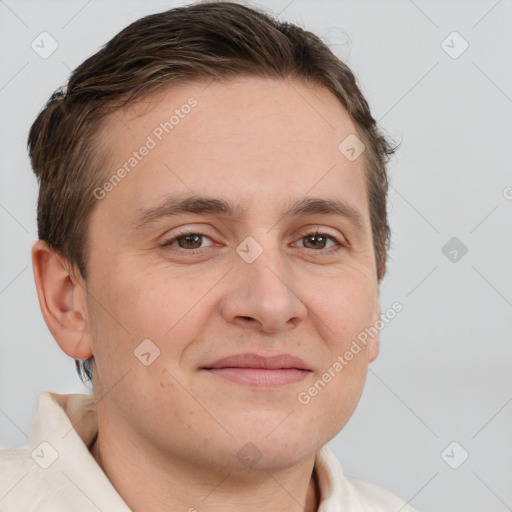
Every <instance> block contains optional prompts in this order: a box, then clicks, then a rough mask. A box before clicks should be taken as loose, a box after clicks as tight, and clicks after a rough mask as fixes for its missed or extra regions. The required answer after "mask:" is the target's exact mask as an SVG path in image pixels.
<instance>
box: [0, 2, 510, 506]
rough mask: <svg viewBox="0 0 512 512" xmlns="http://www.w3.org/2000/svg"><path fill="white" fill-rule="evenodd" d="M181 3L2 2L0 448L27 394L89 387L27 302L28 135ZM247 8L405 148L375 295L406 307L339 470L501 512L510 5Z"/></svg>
mask: <svg viewBox="0 0 512 512" xmlns="http://www.w3.org/2000/svg"><path fill="white" fill-rule="evenodd" d="M181 3H182V2H171V1H146V2H144V3H143V2H140V1H139V2H134V1H124V2H120V1H119V2H114V1H99V0H92V1H67V2H64V1H54V2H51V1H45V2H36V1H31V2H28V1H15V0H0V52H1V68H0V108H1V123H0V163H1V176H0V179H1V187H0V233H1V237H2V238H1V251H0V258H1V263H0V312H1V323H0V326H1V338H0V343H1V348H0V448H5V447H7V446H13V445H18V444H22V443H24V442H25V439H26V435H27V434H28V432H29V428H30V424H31V421H32V418H33V415H34V414H35V410H36V403H37V395H38V393H39V392H40V391H43V390H51V391H54V392H60V393H70V392H84V390H85V388H84V387H83V386H82V384H81V383H80V381H79V379H78V376H77V375H76V373H75V367H74V362H73V360H71V359H69V358H68V357H67V356H66V355H65V354H63V353H62V352H61V351H60V349H59V348H58V346H57V344H56V343H55V341H54V340H53V338H52V336H51V335H50V333H49V331H48V329H47V327H46V325H45V323H44V321H43V319H42V316H41V314H40V310H39V304H38V302H37V296H36V293H35V287H34V283H33V276H32V269H31V262H30V248H31V245H32V243H33V241H34V240H35V239H36V224H35V212H36V197H37V184H36V180H35V177H34V176H33V174H32V172H31V169H30V166H29V161H28V157H27V155H26V149H25V147H26V137H27V131H28V129H29V127H30V125H31V123H32V122H33V120H34V118H35V116H36V115H37V113H38V112H39V110H40V109H41V108H42V106H43V104H44V102H45V101H46V100H47V99H48V97H49V96H50V94H51V93H52V92H53V91H54V90H55V89H56V88H57V87H58V86H59V85H61V84H64V83H65V82H66V80H67V78H68V76H69V72H70V70H71V69H74V68H75V67H76V66H77V65H79V64H80V63H81V62H82V61H83V60H84V59H85V58H86V57H88V56H89V55H91V54H92V53H94V52H95V51H96V50H97V49H98V48H99V46H100V45H102V44H103V43H105V42H106V41H107V40H108V39H110V38H111V37H112V36H113V35H115V34H116V33H117V32H118V31H119V30H120V29H121V28H123V27H124V26H126V25H127V24H128V23H130V22H131V21H133V20H135V19H137V18H139V17H141V16H143V15H145V14H147V13H151V12H157V11H160V10H164V9H167V8H170V7H172V6H176V5H178V4H181ZM252 5H254V6H258V5H263V6H265V7H266V8H268V9H270V10H271V11H272V12H274V13H275V14H278V15H279V18H281V19H286V20H289V21H293V22H296V23H298V24H300V25H302V26H304V27H306V28H308V29H309V30H311V31H313V32H315V33H316V34H318V35H319V36H321V37H323V38H324V40H326V41H327V42H329V43H330V44H331V45H332V47H333V49H335V51H336V53H337V54H338V56H340V57H341V58H344V59H346V61H347V63H348V64H349V66H351V68H352V69H353V71H354V72H355V74H356V75H357V77H358V79H359V82H360V84H361V87H362V89H363V92H364V93H365V95H366V97H367V98H368V101H369V103H370V106H371V108H372V112H373V114H374V117H375V118H376V119H378V120H379V123H380V125H381V126H382V128H383V129H384V130H385V131H386V132H387V133H388V134H389V135H390V136H391V137H393V138H394V139H395V140H397V141H402V144H401V148H400V149H399V151H398V154H397V156H396V158H395V160H394V162H393V164H392V165H391V166H390V176H391V184H392V186H391V191H390V205H389V210H390V216H391V219H390V220H391V226H392V230H393V247H392V250H391V253H390V262H389V272H388V275H387V277H386V278H385V281H384V283H383V286H382V293H381V297H382V306H383V311H384V310H385V309H387V308H388V307H389V306H390V305H391V304H392V303H393V302H394V301H399V302H401V303H402V304H403V306H404V310H403V311H402V312H401V313H400V314H399V315H398V316H397V317H396V318H395V319H394V320H393V321H392V322H391V324H389V325H388V326H386V327H385V329H384V330H383V331H382V334H381V342H382V343H381V346H382V348H381V354H380V355H379V358H378V360H377V361H376V362H375V363H373V364H372V365H371V370H370V373H369V375H368V381H367V386H366V389H365V391H364V394H363V397H362V400H361V402H360V404H359V406H358V408H357V410H356V412H355V414H354V416H353V417H352V419H351V420H350V422H349V424H348V425H347V426H346V427H345V429H344V430H343V432H342V433H341V434H340V435H339V436H337V437H336V438H335V439H334V440H333V441H332V442H331V446H332V447H333V448H334V450H335V452H336V453H337V455H338V457H339V458H340V460H341V462H342V465H343V467H344V471H345V473H346V474H348V475H352V476H357V477H359V478H364V479H367V480H370V481H373V482H375V483H378V484H380V485H382V486H384V487H386V488H388V489H390V490H392V491H394V492H395V493H397V494H398V495H400V496H401V497H403V498H404V499H406V500H410V503H411V505H412V506H414V507H415V508H417V509H419V510H421V511H425V512H426V511H450V512H456V511H465V512H470V511H479V512H494V511H495V512H502V511H506V510H512V485H511V482H512V438H511V432H512V428H511V426H512V421H511V420H512V404H511V401H512V372H511V368H512V366H511V363H512V343H511V334H512V271H511V266H512V265H511V263H512V237H511V234H512V200H511V199H510V198H511V197H512V188H507V187H512V172H511V162H512V155H511V153H512V123H511V119H512V117H511V116H512V64H511V63H512V60H511V57H510V56H511V55H512V30H511V28H512V1H511V0H501V1H495V0H492V1H478V2H476V1H473V2H469V1H464V2H462V1H460V2H455V1H445V2H441V1H426V0H416V1H415V2H413V1H408V0H401V1H393V2H391V1H380V2H379V1H374V2H372V1H360V2H357V3H356V2H355V1H334V0H333V1H328V0H322V1H316V2H313V1H310V2H306V1H301V0H292V1H290V0H282V1H281V0H275V1H268V2H260V3H253V4H252ZM42 31H48V32H49V33H50V34H51V35H52V37H54V38H55V39H56V40H57V41H58V44H59V47H58V49H57V51H55V53H54V54H53V55H51V56H50V57H49V58H47V59H42V58H41V57H40V56H39V55H37V54H36V53H35V52H34V51H33V50H32V48H31V42H32V41H33V40H34V39H35V38H36V37H37V36H38V35H39V34H40V33H41V32H42ZM453 31H457V32H458V33H459V34H460V36H462V38H464V40H465V41H467V43H469V48H468V49H467V50H466V51H465V52H464V53H463V54H461V55H460V56H458V58H452V57H451V56H449V55H448V54H447V53H446V52H445V50H444V49H443V47H442V41H444V40H445V39H446V38H447V36H449V35H450V34H451V33H452V32H453ZM463 44H464V43H463V41H462V39H460V38H459V36H451V37H450V38H448V39H447V41H446V42H445V43H444V46H445V48H446V46H448V48H447V49H449V51H451V52H452V54H453V53H454V52H455V53H458V52H459V51H460V50H461V49H462V48H463V46H462V45H463ZM450 46H451V47H452V48H451V49H450V48H449V47H450ZM507 197H508V199H507ZM454 236H456V237H457V238H458V239H459V240H460V241H461V242H462V243H463V244H464V245H465V246H467V248H468V252H467V254H465V255H464V256H463V257H461V258H460V252H459V253H458V254H459V259H458V261H456V262H453V261H450V259H449V258H448V257H446V256H445V254H443V252H442V247H443V246H444V245H445V244H446V243H447V242H448V240H449V239H451V238H452V237H454ZM452 254H453V253H452ZM452 441H457V442H458V443H459V445H460V447H459V446H458V445H457V446H456V447H455V449H454V450H453V451H451V449H449V450H448V455H449V457H446V456H445V460H449V461H450V462H451V463H452V465H453V464H455V463H457V462H458V461H460V460H461V459H460V458H461V457H462V455H463V453H464V452H463V451H462V450H466V451H467V452H468V453H469V458H468V459H467V460H466V461H465V462H464V463H463V464H462V465H461V466H460V467H459V468H458V469H452V468H451V467H449V465H448V464H447V463H446V462H445V460H443V458H442V457H441V452H443V450H444V449H445V448H446V447H447V446H448V445H449V444H450V443H451V442H452ZM390 512H392V511H390ZM397 512H398V511H397Z"/></svg>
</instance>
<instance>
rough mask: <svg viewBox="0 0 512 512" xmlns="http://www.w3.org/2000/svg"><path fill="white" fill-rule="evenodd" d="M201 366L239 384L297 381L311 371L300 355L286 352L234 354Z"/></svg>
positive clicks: (282, 383) (271, 383) (272, 383)
mask: <svg viewBox="0 0 512 512" xmlns="http://www.w3.org/2000/svg"><path fill="white" fill-rule="evenodd" d="M202 369H203V370H206V371H208V372H209V373H210V374H212V375H216V376H217V377H221V378H224V379H228V380H230V381H234V382H237V383H239V384H246V385H251V386H256V387H265V388H268V387H273V386H280V385H284V384H291V383H294V382H299V381H301V380H302V379H304V378H305V377H306V376H307V375H308V374H309V373H310V372H311V370H310V369H309V368H308V367H307V365H306V364H305V363H304V361H303V360H302V359H300V358H298V357H294V356H291V355H288V354H280V355H277V356H270V357H267V356H261V355H257V354H236V355H232V356H228V357H224V358H222V359H219V360H218V361H215V362H214V363H211V364H208V365H207V366H205V367H203V368H202Z"/></svg>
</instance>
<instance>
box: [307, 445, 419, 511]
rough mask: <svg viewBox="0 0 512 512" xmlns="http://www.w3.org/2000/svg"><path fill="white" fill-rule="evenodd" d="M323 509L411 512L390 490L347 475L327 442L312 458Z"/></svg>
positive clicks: (403, 501) (405, 503) (410, 508)
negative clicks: (313, 458)
mask: <svg viewBox="0 0 512 512" xmlns="http://www.w3.org/2000/svg"><path fill="white" fill-rule="evenodd" d="M315 470H316V472H317V476H318V481H319V486H320V493H321V497H322V502H321V503H322V505H323V508H322V509H321V510H325V512H327V511H329V512H331V511H332V512H334V511H338V510H344V511H350V512H390V511H392V510H394V511H398V510H400V512H415V511H414V509H413V508H412V507H410V506H409V505H408V503H407V502H406V501H405V500H403V499H401V498H399V497H398V496H396V495H395V494H393V493H392V492H390V491H388V490H386V489H384V488H382V487H380V486H378V485H376V484H373V483H370V482H367V481H365V480H360V479H358V478H353V477H347V476H345V475H344V474H343V469H342V467H341V465H340V463H339V461H338V459H337V457H336V455H335V454H334V452H333V451H332V449H331V448H330V447H329V446H328V445H324V446H323V447H322V448H321V449H320V451H319V452H318V453H317V457H316V461H315Z"/></svg>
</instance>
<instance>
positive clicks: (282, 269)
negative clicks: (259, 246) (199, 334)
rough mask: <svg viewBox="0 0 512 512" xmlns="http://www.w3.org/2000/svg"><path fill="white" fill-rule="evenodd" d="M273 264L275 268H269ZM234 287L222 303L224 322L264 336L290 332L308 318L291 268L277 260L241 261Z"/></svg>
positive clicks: (237, 267)
mask: <svg viewBox="0 0 512 512" xmlns="http://www.w3.org/2000/svg"><path fill="white" fill-rule="evenodd" d="M271 262H272V265H269V264H270V263H271ZM233 273H234V274H235V276H234V278H233V281H232V286H231V287H230V289H229V290H228V291H227V292H226V295H225V297H224V299H223V300H222V301H221V313H222V316H223V317H224V319H225V320H226V321H227V322H229V323H232V324H235V325H238V326H239V327H243V328H246V329H247V328H249V329H253V330H255V331H259V332H264V333H273V332H279V331H286V330H289V329H293V328H294V327H296V326H297V325H298V324H299V323H300V322H301V321H303V320H304V319H305V318H306V315H307V310H306V306H305V304H304V303H303V301H302V300H301V299H300V297H298V296H297V294H296V293H295V291H294V290H293V287H292V285H293V279H292V276H291V275H290V271H289V269H287V268H286V266H285V265H284V264H283V263H282V262H281V263H279V262H278V260H277V258H273V259H272V260H271V258H269V257H265V258H264V257H263V255H262V257H260V258H258V259H257V260H256V261H254V262H253V263H246V262H245V261H239V262H238V264H237V266H236V268H235V269H234V272H233Z"/></svg>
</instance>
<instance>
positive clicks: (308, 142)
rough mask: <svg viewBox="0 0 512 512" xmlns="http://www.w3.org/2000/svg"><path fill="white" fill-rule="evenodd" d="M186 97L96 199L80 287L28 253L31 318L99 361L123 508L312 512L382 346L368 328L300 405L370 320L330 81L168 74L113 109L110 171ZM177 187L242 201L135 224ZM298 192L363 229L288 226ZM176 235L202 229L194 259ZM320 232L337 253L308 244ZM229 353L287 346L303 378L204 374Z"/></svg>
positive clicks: (357, 177)
mask: <svg viewBox="0 0 512 512" xmlns="http://www.w3.org/2000/svg"><path fill="white" fill-rule="evenodd" d="M191 96H193V97H194V98H196V99H197V102H198V104H197V106H196V107H195V108H194V109H192V111H191V112H190V114H188V115H187V116H186V117H185V118H184V119H182V120H180V123H179V124H178V125H177V126H176V127H175V128H174V129H173V131H172V132H171V133H170V134H167V135H166V136H164V138H163V139H162V141H161V142H159V143H158V145H157V147H156V148H154V149H152V150H151V151H150V153H149V154H148V155H147V156H146V157H145V158H144V159H142V161H140V163H138V165H137V166H136V168H135V169H133V170H132V171H131V172H130V174H129V175H127V176H126V177H125V178H124V179H123V180H122V181H121V182H120V183H119V184H117V185H116V186H115V187H114V188H113V190H112V191H110V192H109V193H108V194H107V195H106V197H105V198H104V199H101V200H98V202H97V204H96V206H95V209H94V211H93V214H92V216H91V218H90V224H89V239H90V246H89V250H88V263H87V264H88V273H89V276H88V280H87V282H84V281H83V280H82V279H81V278H80V276H79V275H77V274H76V272H73V271H72V270H70V271H69V273H68V270H67V269H70V265H68V264H67V263H66V262H65V261H63V260H62V258H59V257H58V256H57V255H56V254H55V253H53V252H52V251H51V250H49V249H48V248H47V247H46V245H45V244H44V243H43V242H41V241H38V242H36V243H35V244H34V247H33V264H34V275H35V280H36V287H37V291H38V296H39V300H40V304H41V309H42V312H43V315H44V317H45V320H46V323H47V324H48V326H49V328H50V331H51V332H52V334H53V336H54V337H55V339H56V340H57V342H58V343H59V345H60V346H61V348H62V349H63V350H64V351H65V352H66V353H67V354H68V355H69V356H71V357H74V358H79V359H86V358H88V357H91V356H93V357H94V395H95V397H96V399H97V401H98V405H97V408H98V424H99V435H98V439H97V441H96V443H95V445H94V446H93V447H92V448H91V450H92V453H93V455H94V457H95V458H96V460H97V461H98V463H99V464H100V465H101V467H102V468H103V470H104V471H105V473H106V474H107V476H108V477H109V479H110V480H111V482H112V483H113V485H114V486H115V487H116V489H117V490H118V492H119V493H120V495H121V496H122V497H123V498H124V500H125V501H126V502H127V504H128V505H129V506H130V508H131V509H132V510H134V511H135V512H138V511H145V510H152V511H155V512H156V511H163V510H189V509H190V508H193V507H195V508H196V509H197V510H199V512H201V511H202V510H208V511H214V512H215V511H217V510H222V511H223V512H226V511H230V510H240V509H243V510H246V511H252V510H258V511H260V512H261V511H275V510H281V511H288V510H290V511H292V510H293V511H296V510H307V511H312V510H316V509H317V506H318V503H319V492H318V488H317V485H316V482H315V478H314V473H313V474H312V472H313V465H314V458H315V453H316V452H317V451H318V449H319V448H321V447H322V446H323V445H324V444H325V443H326V442H328V441H329V440H330V439H331V438H333V437H334V436H335V435H336V434H337V433H338V432H339V431H340V430H341V428H342V427H343V426H344V425H345V423H346V422H347V421H348V419H349V418H350V416H351V414H352V413H353V411H354V408H355V407H356V405H357V402H358V400H359V398H360V395H361V392H362V389H363V386H364V382H365V378H366V374H367V369H368V363H369V362H370V361H372V360H374V359H375V357H376V356H377V354H378V337H375V338H374V339H373V340H371V342H370V343H369V344H368V345H367V346H366V347H364V346H363V347H362V350H361V352H359V353H358V354H357V355H356V356H354V358H353V359H352V360H351V361H350V362H349V363H348V364H347V365H346V366H345V367H344V368H343V371H341V372H339V373H338V374H337V375H336V377H335V378H333V379H332V380H331V382H329V383H328V384H327V385H326V386H325V388H323V389H322V391H321V392H320V393H318V395H317V396H315V397H314V398H312V399H311V401H310V402H309V403H308V404H306V405H304V404H301V403H300V402H299V401H298V399H297V396H298V394H299V393H300V392H301V391H304V390H307V389H308V388H309V387H310V386H312V385H313V383H314V382H315V381H317V380H318V379H319V378H320V377H321V376H322V374H323V373H324V372H325V371H327V370H328V368H329V367H332V364H333V362H334V361H335V360H336V357H337V356H339V355H343V354H344V353H345V352H346V350H348V349H349V347H350V344H351V342H352V340H354V339H355V338H356V337H357V335H358V334H359V333H360V332H361V331H363V330H364V329H365V327H368V326H370V325H373V324H374V323H375V322H376V321H377V320H378V319H379V317H380V306H379V300H378V281H377V274H376V268H375V255H374V251H373V244H372V237H371V229H370V217H369V205H368V198H367V193H366V188H365V181H364V172H365V171H364V159H363V158H362V157H361V158H357V159H356V160H355V161H353V162H351V161H349V160H348V159H347V158H345V156H344V155H343V154H341V153H340V151H339V150H338V145H339V144H340V142H341V141H342V140H343V139H344V138H345V137H347V136H348V135H349V134H351V133H356V130H355V127H354V124H353V123H352V121H351V119H350V117H349V116H348V114H347V112H346V111H345V109H344V108H343V106H342V105H341V104H340V103H339V101H338V100H337V99H336V98H335V97H334V96H333V95H332V94H331V93H330V92H329V91H328V90H327V89H324V88H322V87H318V86H314V87H313V86H309V85H307V84H305V83H303V82H300V81H278V80H271V79H264V78H237V79H236V80H233V79H232V80H230V81H227V82H224V83H217V82H213V83H211V84H210V85H208V86H207V84H205V83H191V84H180V85H174V86H172V87H171V88H169V89H167V90H165V91H164V92H162V93H160V94H158V95H153V96H152V97H151V98H149V99H145V100H144V101H143V102H139V103H137V104H134V105H130V106H129V107H125V108H124V109H123V110H121V111H118V112H117V113H116V115H115V116H110V117H109V118H107V119H106V122H105V123H104V125H103V126H102V130H101V132H100V137H99V139H100V140H102V147H103V150H108V151H109V154H110V155H111V168H110V169H109V172H108V173H107V175H106V176H107V177H108V176H111V175H112V174H113V173H114V172H115V171H116V169H118V168H119V167H120V166H122V165H123V163H124V162H125V161H126V160H127V159H128V158H129V157H130V155H131V154H132V152H133V151H134V150H136V149H138V148H139V147H140V146H141V145H142V144H144V142H145V140H146V137H147V136H148V135H150V134H151V133H152V131H153V130H154V129H155V127H156V126H158V125H159V124H160V123H161V122H163V121H165V120H167V119H168V118H169V115H170V113H172V111H173V110H175V109H176V108H180V106H182V105H183V104H185V103H186V102H187V99H188V98H190V97H191ZM170 194H173V195H179V196H186V195H191V194H195V195H201V196H203V195H204V196H209V197H218V198H224V199H228V200H231V201H232V202H234V203H235V204H237V205H240V206H241V207H244V208H245V209H246V210H247V211H246V214H245V215H244V216H237V217H231V216H229V215H226V214H223V213H218V214H211V213H201V214H193V213H186V214H181V215H177V216H167V217H164V218H160V219H159V220H157V221H155V222H153V223H150V224H148V225H145V226H144V227H142V228H141V229H138V230H137V229H135V228H134V222H135V220H136V219H137V218H138V216H139V215H140V213H141V211H142V210H144V209H147V208H152V207H154V206H156V205H159V204H160V203H161V202H162V201H163V200H164V199H165V198H166V197H167V196H169V195H170ZM304 197H315V198H323V199H333V198H334V199H342V200H344V201H346V202H348V203H350V205H352V206H353V207H354V208H355V209H356V210H358V211H359V213H360V215H361V216H362V226H361V227H357V225H356V224H355V222H353V220H352V219H350V218H347V217H344V216H340V215H335V214H328V215H325V214H309V215H306V216H304V215H300V216H284V217H283V215H282V213H281V212H282V210H283V209H284V207H285V205H287V204H288V202H293V201H297V200H300V199H303V198H304ZM182 228H187V229H188V228H190V231H191V232H193V233H197V234H202V235H204V237H203V238H202V245H199V248H198V249H196V250H195V251H194V252H195V254H191V251H192V249H191V248H189V247H190V246H191V245H193V244H192V243H191V242H190V241H188V242H187V240H184V239H183V238H181V239H180V240H181V244H182V246H181V247H180V246H179V242H178V241H177V240H174V242H173V243H174V245H171V246H166V247H162V246H161V244H162V243H164V242H165V241H167V240H169V239H171V238H172V237H173V236H176V234H177V233H178V230H179V229H182ZM317 230H318V232H319V233H326V234H327V235H329V236H334V237H335V238H337V239H338V240H339V241H340V242H342V243H343V244H344V245H345V246H344V247H343V246H338V244H337V242H335V241H334V240H332V239H328V240H329V241H327V242H325V240H324V243H326V245H325V246H324V245H322V244H320V245H319V246H318V245H312V244H311V241H312V237H313V235H314V233H315V231H317ZM247 236H251V237H253V238H254V240H256V241H257V243H258V244H259V245H260V246H261V247H262V248H263V253H262V254H261V255H260V256H259V257H258V258H257V259H256V260H255V261H254V262H252V263H247V262H246V261H244V259H242V258H241V257H240V255H239V254H238V253H237V252H236V248H237V246H238V245H239V244H240V243H241V242H242V241H243V240H244V239H245V238H246V237H247ZM313 238H314V237H313ZM187 243H188V245H187ZM199 244H201V242H199ZM335 249H338V250H335ZM322 254H323V255H322ZM144 339H150V340H152V342H153V343H154V344H155V345H156V346H157V347H158V349H159V350H160V355H159V357H157V358H156V359H155V360H154V361H153V362H152V363H151V364H150V365H148V366H145V365H144V364H142V363H141V362H140V361H139V359H137V358H136V357H134V350H135V349H136V348H137V346H138V345H139V344H140V343H141V341H142V340H144ZM238 353H254V354H261V355H265V356H271V355H276V354H283V353H286V354H290V355H293V356H297V357H300V358H301V359H302V360H303V361H305V362H306V364H307V365H308V367H309V369H310V370H311V371H309V372H308V373H307V374H306V376H305V377H304V378H303V379H302V380H301V381H300V382H295V383H288V384H284V385H280V386H274V387H262V386H259V387H258V386H251V385H244V384H240V383H236V382H232V381H230V380H226V379H223V378H221V377H218V376H216V375H212V373H211V372H208V371H205V370H202V369H201V368H203V367H204V366H205V365H207V364H208V363H212V362H213V361H215V360H218V359H220V358H222V357H225V356H228V355H232V354H238ZM100 399H101V400H100ZM247 443H252V445H254V446H255V447H256V448H257V450H258V452H259V454H260V458H259V460H258V461H257V463H256V464H255V465H253V466H248V465H247V464H245V465H244V463H243V462H242V461H241V460H240V459H239V458H238V457H237V453H238V452H239V450H240V449H242V447H244V445H246V444H247ZM246 449H247V448H246Z"/></svg>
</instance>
